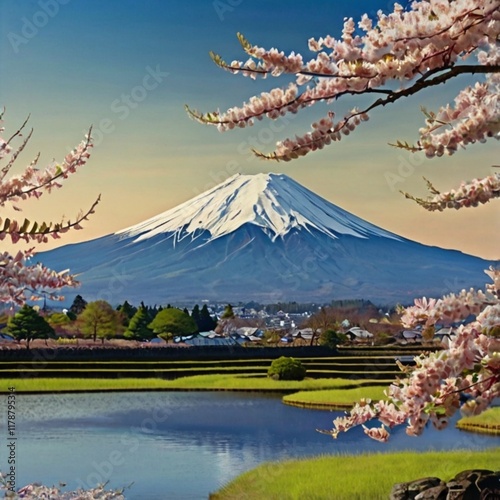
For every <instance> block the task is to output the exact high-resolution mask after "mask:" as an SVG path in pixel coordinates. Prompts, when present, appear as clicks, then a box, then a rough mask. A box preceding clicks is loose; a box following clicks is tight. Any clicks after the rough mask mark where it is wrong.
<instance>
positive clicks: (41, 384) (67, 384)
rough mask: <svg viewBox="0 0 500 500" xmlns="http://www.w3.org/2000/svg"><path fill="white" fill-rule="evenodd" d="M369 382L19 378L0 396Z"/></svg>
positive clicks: (0, 383)
mask: <svg viewBox="0 0 500 500" xmlns="http://www.w3.org/2000/svg"><path fill="white" fill-rule="evenodd" d="M369 382H370V380H365V379H364V380H362V381H356V380H345V379H305V380H302V381H279V380H272V379H270V378H267V377H266V376H265V375H264V376H252V375H224V374H216V375H194V376H191V377H179V378H176V379H174V380H163V379H160V378H109V379H108V378H104V379H103V378H100V379H99V378H19V379H17V378H16V379H8V378H6V379H0V393H6V392H8V388H9V387H15V388H16V392H18V393H21V392H68V391H106V390H129V391H134V390H148V389H150V390H159V389H164V390H246V391H250V390H252V391H278V392H280V391H282V392H291V391H311V390H319V389H335V388H337V389H344V388H352V387H358V386H359V385H360V383H369Z"/></svg>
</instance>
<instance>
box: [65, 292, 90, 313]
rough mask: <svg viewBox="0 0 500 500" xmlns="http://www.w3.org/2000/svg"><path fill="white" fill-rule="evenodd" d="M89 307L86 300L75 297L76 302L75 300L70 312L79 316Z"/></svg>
mask: <svg viewBox="0 0 500 500" xmlns="http://www.w3.org/2000/svg"><path fill="white" fill-rule="evenodd" d="M85 307H87V301H86V300H84V298H83V297H82V296H81V295H77V296H76V297H75V300H73V304H71V307H70V308H69V310H70V311H71V312H72V313H73V314H76V315H77V316H78V315H79V314H81V313H82V312H83V310H84V309H85Z"/></svg>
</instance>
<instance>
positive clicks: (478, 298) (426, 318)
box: [328, 268, 500, 441]
mask: <svg viewBox="0 0 500 500" xmlns="http://www.w3.org/2000/svg"><path fill="white" fill-rule="evenodd" d="M487 273H488V274H489V275H490V276H491V277H493V279H494V281H495V283H496V284H498V280H499V279H500V270H494V269H492V268H490V270H489V271H488V272H487ZM487 303H488V304H489V305H486V306H485V304H487ZM469 314H475V315H476V320H475V321H474V322H472V323H469V324H468V325H466V326H463V325H462V326H460V327H459V328H458V329H457V330H456V332H455V334H454V335H453V336H452V338H451V340H448V341H446V342H445V343H444V348H443V349H442V350H440V351H437V352H431V353H430V354H427V355H424V354H422V355H420V356H417V357H415V362H416V366H415V367H414V368H412V369H408V368H407V367H402V369H403V370H404V371H405V372H406V373H407V376H406V378H402V379H398V380H397V381H396V382H395V383H393V384H392V385H391V386H390V387H389V389H388V391H387V393H386V395H387V398H388V399H387V401H378V402H372V401H370V400H366V401H365V400H363V401H361V402H360V403H358V404H356V405H355V406H354V408H353V409H352V410H351V411H350V412H349V413H348V414H347V415H346V416H345V417H339V418H337V419H335V420H334V421H333V429H332V430H331V431H328V433H329V434H331V435H332V436H333V437H334V438H336V437H338V435H339V433H341V432H346V431H348V430H349V429H351V428H352V427H355V426H358V425H362V426H363V429H364V431H365V433H366V434H367V435H368V436H369V437H371V438H373V439H376V440H378V441H387V440H388V439H389V437H390V433H389V431H388V430H387V428H389V429H391V428H393V427H394V426H397V425H406V433H407V434H408V435H411V436H418V435H420V434H421V433H422V432H423V430H424V428H425V426H426V425H427V424H428V422H431V423H432V424H433V425H434V426H435V427H436V428H438V429H442V428H444V427H445V426H446V425H447V424H448V421H449V418H450V417H451V416H452V415H453V414H454V413H455V412H456V411H457V410H460V411H461V412H462V414H463V415H477V414H479V413H481V412H482V411H484V410H485V409H486V408H487V407H488V406H489V405H490V404H491V402H492V401H493V400H494V399H495V398H496V397H498V396H500V339H499V338H497V337H495V336H494V335H492V334H491V333H493V331H494V329H498V328H499V327H500V296H499V295H498V293H496V294H493V293H490V292H489V291H487V292H486V293H482V292H472V291H470V292H462V294H460V295H458V296H455V295H449V296H447V297H444V298H443V299H440V300H434V299H432V300H427V299H425V298H424V299H421V300H416V301H415V306H413V307H411V308H409V309H407V310H406V311H405V315H404V316H403V320H404V321H406V325H408V326H415V324H417V323H419V324H423V325H425V326H429V325H434V324H435V323H436V322H437V321H438V320H439V321H442V320H443V319H445V320H450V319H452V320H453V321H457V320H459V319H462V318H464V317H465V316H467V315H469ZM464 398H465V399H466V401H465V403H463V400H464ZM371 420H378V421H379V422H380V423H381V424H382V426H381V427H371V428H369V427H367V426H365V425H364V424H366V423H367V422H369V421H371Z"/></svg>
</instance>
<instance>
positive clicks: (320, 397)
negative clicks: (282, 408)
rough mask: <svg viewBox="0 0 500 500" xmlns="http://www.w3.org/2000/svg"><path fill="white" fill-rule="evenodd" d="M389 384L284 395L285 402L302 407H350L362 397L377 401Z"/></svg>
mask: <svg viewBox="0 0 500 500" xmlns="http://www.w3.org/2000/svg"><path fill="white" fill-rule="evenodd" d="M385 389H387V386H386V385H384V386H378V385H377V386H369V387H349V388H345V389H341V390H338V389H336V390H335V389H334V390H330V389H324V390H317V391H310V392H309V391H307V392H306V391H300V392H295V393H293V394H289V395H287V396H283V402H284V403H285V404H289V405H292V406H298V407H300V408H318V409H331V410H336V409H342V410H343V409H348V408H350V407H351V406H352V405H353V404H354V403H355V402H356V401H359V400H360V399H361V398H365V399H366V398H370V399H373V400H375V401H378V400H380V399H383V398H384V390H385Z"/></svg>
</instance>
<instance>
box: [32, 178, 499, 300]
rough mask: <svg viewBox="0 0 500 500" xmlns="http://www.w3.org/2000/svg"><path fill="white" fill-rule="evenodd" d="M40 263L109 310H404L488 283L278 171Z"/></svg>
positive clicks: (450, 256)
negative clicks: (293, 304)
mask: <svg viewBox="0 0 500 500" xmlns="http://www.w3.org/2000/svg"><path fill="white" fill-rule="evenodd" d="M40 260H41V261H42V262H44V264H47V265H49V266H51V267H53V268H56V269H60V268H66V267H69V268H70V269H71V271H72V272H74V273H79V280H80V281H81V282H82V287H81V289H80V290H78V293H80V294H82V295H83V296H84V297H85V298H86V299H87V300H94V299H96V298H102V299H104V300H108V301H109V302H111V303H113V304H115V303H118V302H123V301H124V300H125V299H126V300H129V301H130V302H133V303H138V302H140V301H141V300H143V301H144V302H146V303H150V304H155V303H156V304H164V303H167V302H171V303H172V302H173V303H179V302H189V303H194V302H197V301H198V302H199V301H201V300H204V299H208V300H217V301H227V302H235V301H240V300H241V301H247V300H256V301H260V302H275V301H288V300H297V301H308V302H310V301H317V302H328V301H330V300H332V299H350V298H364V299H369V300H372V301H373V302H374V303H377V304H387V303H395V302H403V303H408V302H410V301H411V300H412V299H413V298H414V297H416V296H421V295H427V296H437V295H442V294H443V293H449V292H452V291H458V290H460V289H462V288H464V287H466V288H468V287H470V286H475V287H479V286H483V284H484V282H485V281H486V276H485V275H484V273H483V270H484V269H486V268H487V267H488V265H489V263H488V262H486V261H484V260H482V259H479V258H477V257H472V256H469V255H465V254H462V253H461V252H457V251H450V250H443V249H440V248H436V247H429V246H425V245H421V244H419V243H415V242H412V241H409V240H407V239H404V238H401V237H399V236H397V235H395V234H393V233H390V232H388V231H385V230H383V229H380V228H378V227H376V226H374V225H373V224H370V223H368V222H366V221H364V220H362V219H360V218H359V217H356V216H354V215H352V214H350V213H348V212H346V211H345V210H342V209H341V208H339V207H337V206H335V205H333V204H332V203H330V202H328V201H326V200H324V199H322V198H320V197H319V196H317V195H315V194H314V193H313V192H311V191H309V190H307V189H306V188H304V187H303V186H301V185H300V184H298V183H296V182H295V181H293V180H292V179H290V178H289V177H287V176H285V175H281V174H258V175H254V176H250V175H236V176H233V177H231V178H230V179H228V180H227V181H226V182H224V183H222V184H220V185H219V186H216V187H215V188H213V189H211V190H209V191H207V192H206V193H202V194H201V195H199V196H197V197H195V198H193V199H192V200H189V201H187V202H185V203H183V204H181V205H179V206H177V207H175V208H173V209H171V210H168V211H166V212H164V213H162V214H159V215H157V216H155V217H152V218H151V219H148V220H146V221H144V222H142V223H140V224H137V225H134V226H132V227H129V228H127V229H124V230H122V231H119V232H117V233H115V234H113V235H108V236H105V237H103V238H99V239H96V240H92V241H89V242H84V243H79V244H76V245H67V246H64V247H60V248H58V249H56V250H52V251H50V252H46V253H44V254H40ZM68 295H71V292H69V294H68Z"/></svg>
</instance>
